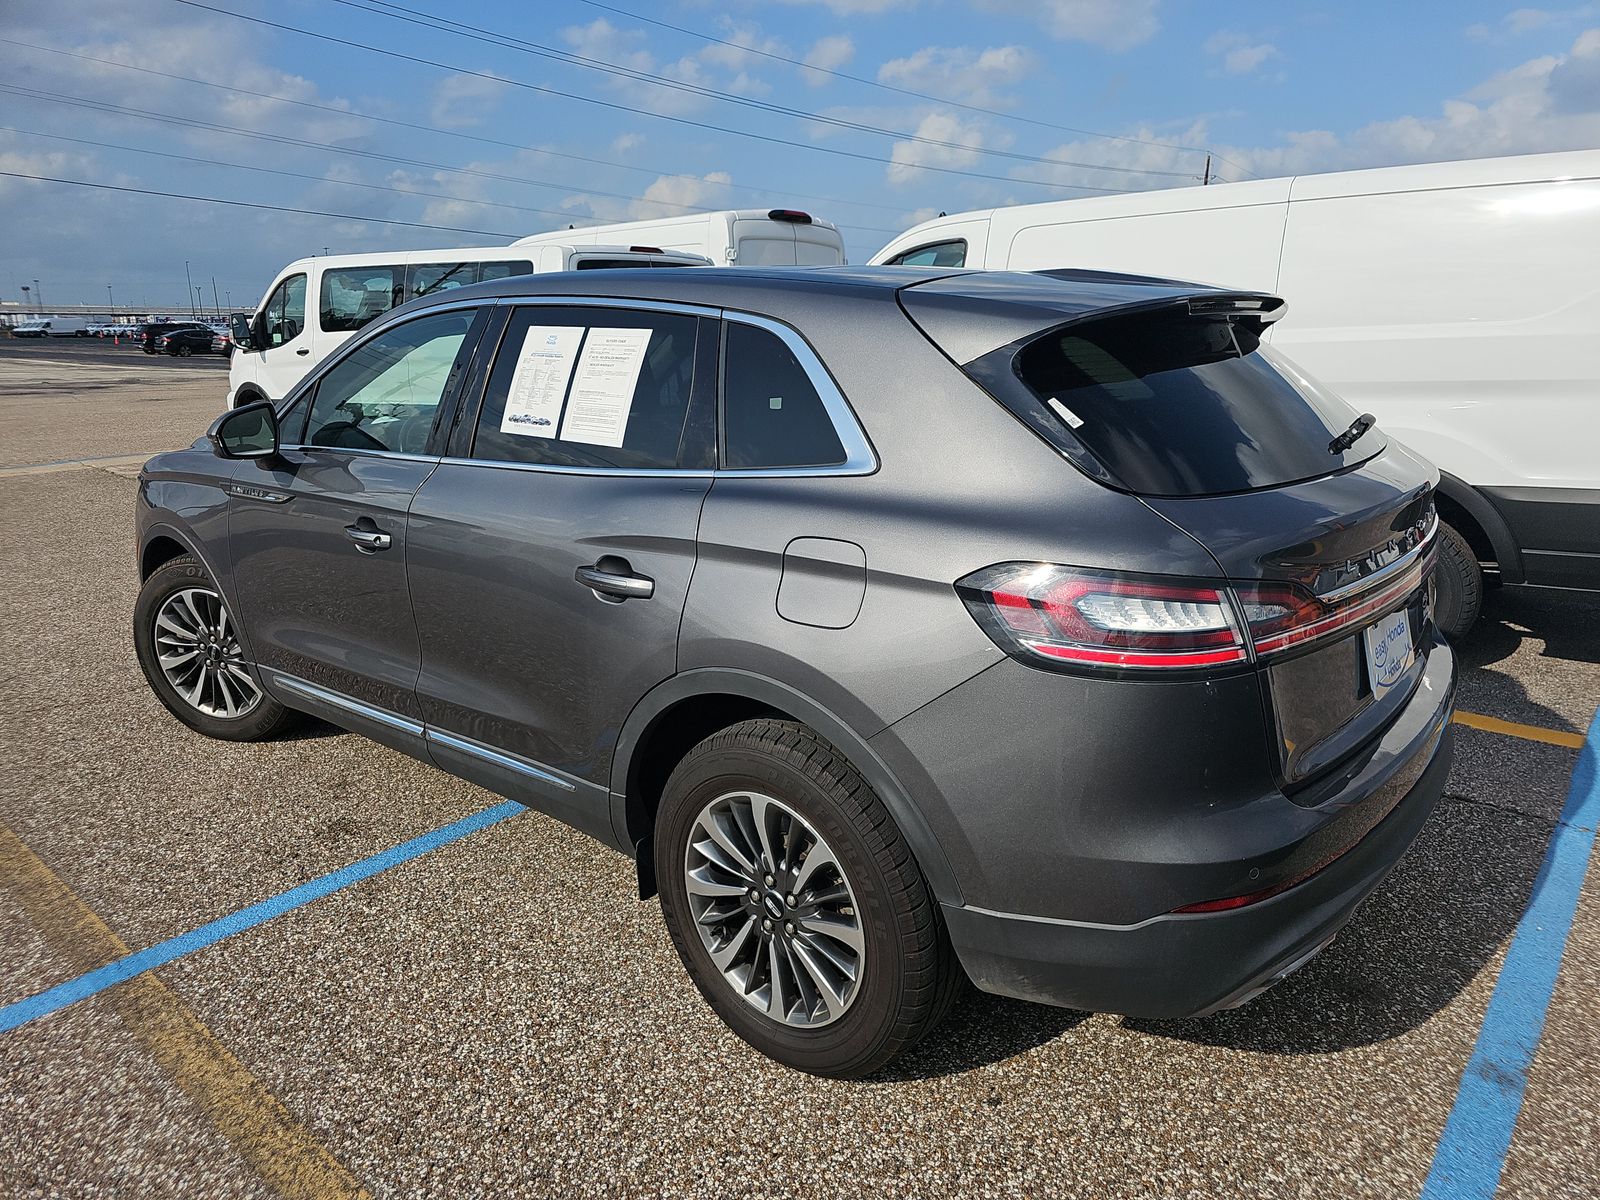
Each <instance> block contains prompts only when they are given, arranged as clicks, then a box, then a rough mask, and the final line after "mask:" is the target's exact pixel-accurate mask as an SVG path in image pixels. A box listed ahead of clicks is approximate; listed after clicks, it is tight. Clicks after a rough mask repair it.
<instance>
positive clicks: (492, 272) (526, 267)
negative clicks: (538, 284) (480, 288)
mask: <svg viewBox="0 0 1600 1200" xmlns="http://www.w3.org/2000/svg"><path fill="white" fill-rule="evenodd" d="M532 274H533V264H532V263H531V262H528V261H527V260H526V259H521V258H517V259H510V260H508V261H506V262H486V263H479V264H478V282H479V283H483V282H485V281H486V280H490V279H510V278H511V277H512V276H513V275H532Z"/></svg>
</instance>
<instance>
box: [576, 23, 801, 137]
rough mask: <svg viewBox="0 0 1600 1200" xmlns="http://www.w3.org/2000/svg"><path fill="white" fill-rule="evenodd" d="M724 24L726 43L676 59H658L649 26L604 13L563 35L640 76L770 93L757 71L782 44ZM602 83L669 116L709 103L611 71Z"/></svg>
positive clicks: (751, 30)
mask: <svg viewBox="0 0 1600 1200" xmlns="http://www.w3.org/2000/svg"><path fill="white" fill-rule="evenodd" d="M724 25H725V32H724V33H723V41H722V42H708V43H707V44H706V45H704V46H702V47H701V48H700V49H699V50H697V51H695V52H694V53H693V54H686V55H684V56H682V57H681V58H678V59H675V60H673V61H671V62H662V61H658V60H657V59H656V57H655V55H654V54H652V53H651V52H650V50H649V49H648V47H649V46H650V45H651V44H652V39H651V37H650V36H649V35H647V34H646V32H645V31H644V30H642V29H624V28H622V27H620V26H618V25H613V24H612V23H611V22H610V21H608V20H606V19H605V18H604V17H597V18H596V19H595V20H593V21H591V22H589V24H587V25H573V26H571V27H569V28H567V29H564V30H562V31H561V36H562V37H563V38H565V39H566V42H567V44H568V45H570V46H571V47H572V48H573V50H575V51H576V52H577V53H579V54H581V55H584V56H585V57H588V58H596V59H600V60H602V61H604V62H607V63H614V64H616V65H617V66H620V67H624V68H626V69H627V70H630V71H635V72H638V73H640V74H648V75H657V76H661V77H662V78H664V79H669V80H672V81H674V82H676V83H682V84H688V85H691V86H692V87H700V88H716V89H717V90H718V91H724V92H733V93H735V94H737V95H743V96H759V95H764V94H766V93H767V92H769V91H770V90H771V86H770V85H769V84H768V83H767V82H766V80H765V79H763V78H762V77H761V75H760V74H759V73H758V71H759V69H760V68H762V67H764V66H766V65H768V64H769V63H770V62H771V60H770V59H768V58H766V57H764V54H779V53H783V52H784V48H783V44H782V43H781V42H779V41H778V40H777V39H775V38H770V37H767V36H765V35H763V34H762V33H761V32H760V31H759V30H758V29H757V28H756V27H755V26H753V25H750V24H741V23H738V22H733V21H727V22H724ZM724 42H728V43H732V44H731V45H725V44H723V43H724ZM752 51H762V52H764V54H758V53H752ZM603 86H604V87H605V88H607V89H608V90H609V91H611V92H614V93H616V94H617V95H619V96H621V97H623V98H624V99H626V100H627V101H628V102H629V103H630V104H634V105H636V106H638V107H641V108H647V109H649V110H650V111H651V112H656V113H662V114H665V115H668V116H683V115H686V114H688V113H693V112H698V111H700V110H701V109H703V108H705V107H706V106H707V104H708V103H709V101H708V99H707V98H706V97H705V96H703V95H699V94H697V93H695V92H693V91H689V90H684V89H681V88H673V87H670V86H666V85H663V84H660V83H653V82H651V81H650V80H646V79H630V78H626V77H622V76H616V75H612V76H609V77H607V78H606V79H605V81H604V83H603Z"/></svg>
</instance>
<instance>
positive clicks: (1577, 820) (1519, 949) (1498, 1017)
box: [1421, 712, 1600, 1200]
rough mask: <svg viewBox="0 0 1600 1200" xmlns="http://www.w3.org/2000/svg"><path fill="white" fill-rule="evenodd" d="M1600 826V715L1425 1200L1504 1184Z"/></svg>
mask: <svg viewBox="0 0 1600 1200" xmlns="http://www.w3.org/2000/svg"><path fill="white" fill-rule="evenodd" d="M1597 825H1600V712H1597V713H1596V714H1595V717H1594V720H1593V721H1592V722H1591V723H1590V725H1589V734H1588V737H1587V738H1586V739H1585V741H1584V746H1583V750H1582V752H1581V753H1580V754H1579V756H1578V765H1577V767H1576V769H1574V771H1573V772H1572V788H1571V790H1570V791H1569V792H1568V794H1567V802H1566V804H1565V806H1563V808H1562V810H1561V817H1560V820H1559V821H1558V822H1557V823H1556V828H1555V833H1554V834H1553V835H1552V836H1551V838H1550V848H1549V849H1548V850H1546V851H1545V856H1544V862H1543V863H1542V864H1541V865H1540V867H1539V875H1538V878H1536V879H1535V880H1534V882H1533V897H1532V899H1531V900H1529V902H1528V909H1527V911H1526V912H1524V913H1523V914H1522V920H1521V921H1519V922H1518V923H1517V932H1516V934H1515V936H1513V937H1512V939H1511V949H1510V950H1508V951H1507V952H1506V961H1505V966H1503V967H1502V968H1501V969H1500V978H1499V979H1498V980H1497V981H1496V983H1495V987H1494V994H1493V995H1492V996H1491V997H1490V998H1489V1010H1488V1012H1486V1013H1485V1014H1484V1017H1483V1028H1482V1029H1480V1030H1479V1031H1478V1044H1477V1045H1476V1046H1474V1047H1473V1048H1472V1057H1471V1058H1470V1059H1468V1060H1467V1068H1466V1070H1465V1071H1464V1072H1462V1075H1461V1086H1460V1088H1459V1089H1458V1090H1457V1092H1456V1102H1455V1107H1453V1108H1452V1109H1451V1110H1450V1117H1449V1119H1448V1120H1447V1121H1446V1122H1445V1126H1444V1133H1443V1134H1442V1135H1441V1136H1440V1138H1439V1147H1438V1149H1437V1150H1435V1151H1434V1155H1433V1166H1432V1168H1431V1169H1430V1170H1429V1171H1428V1178H1427V1181H1426V1182H1425V1183H1424V1184H1423V1185H1422V1196H1421V1200H1490V1197H1492V1196H1493V1195H1494V1194H1495V1191H1496V1190H1497V1189H1498V1188H1499V1186H1500V1175H1501V1172H1502V1171H1503V1170H1504V1169H1505V1165H1506V1152H1507V1150H1509V1149H1510V1146H1511V1133H1512V1130H1513V1129H1515V1128H1516V1124H1517V1115H1518V1113H1520V1112H1521V1111H1522V1096H1523V1092H1524V1091H1525V1090H1526V1089H1527V1086H1528V1069H1529V1067H1531V1066H1532V1065H1533V1056H1534V1052H1535V1051H1536V1050H1537V1049H1538V1047H1539V1038H1540V1036H1541V1035H1542V1034H1543V1033H1544V1021H1545V1014H1546V1012H1547V1011H1548V1010H1549V1007H1550V997H1551V995H1552V994H1553V993H1554V992H1555V986H1556V976H1557V975H1558V974H1559V973H1560V971H1561V955H1562V952H1563V951H1564V950H1565V949H1566V945H1567V933H1568V931H1569V930H1571V928H1572V918H1573V914H1574V913H1575V912H1576V911H1577V907H1578V890H1579V888H1581V887H1582V885H1583V876H1584V872H1585V870H1586V869H1587V868H1588V865H1589V856H1590V854H1591V853H1592V852H1593V850H1594V842H1595V827H1596V826H1597Z"/></svg>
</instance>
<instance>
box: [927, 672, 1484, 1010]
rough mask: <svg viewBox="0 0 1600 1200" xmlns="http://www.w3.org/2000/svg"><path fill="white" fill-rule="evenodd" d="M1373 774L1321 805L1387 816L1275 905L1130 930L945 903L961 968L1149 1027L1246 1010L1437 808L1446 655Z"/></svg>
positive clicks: (1448, 703) (1014, 991) (988, 983)
mask: <svg viewBox="0 0 1600 1200" xmlns="http://www.w3.org/2000/svg"><path fill="white" fill-rule="evenodd" d="M1429 658H1430V661H1429V664H1428V666H1429V670H1428V676H1429V677H1430V678H1428V679H1426V680H1425V684H1424V686H1422V687H1419V688H1418V689H1417V692H1416V693H1415V694H1414V696H1413V699H1412V702H1411V703H1410V704H1409V705H1408V706H1407V707H1406V709H1405V710H1404V711H1403V712H1402V714H1401V715H1400V716H1399V718H1398V719H1397V720H1396V721H1395V722H1394V724H1393V725H1392V726H1391V727H1390V729H1389V730H1388V731H1387V732H1386V733H1385V735H1384V736H1383V737H1382V738H1381V739H1380V744H1379V746H1378V747H1377V750H1376V752H1374V753H1373V754H1372V756H1371V757H1370V758H1369V759H1368V761H1367V763H1366V765H1365V766H1364V767H1363V768H1362V769H1361V770H1360V771H1358V772H1357V773H1356V774H1354V775H1353V776H1352V777H1350V778H1349V780H1348V782H1347V784H1346V785H1345V786H1344V787H1343V788H1342V789H1341V790H1340V791H1339V792H1338V794H1337V795H1335V796H1333V797H1331V798H1330V799H1328V800H1326V801H1325V802H1324V804H1323V805H1319V808H1337V809H1347V808H1350V807H1352V806H1363V807H1364V806H1367V805H1378V806H1381V807H1382V808H1384V809H1387V815H1385V816H1384V817H1383V819H1382V820H1380V821H1378V823H1377V824H1376V825H1375V826H1373V827H1372V828H1371V830H1370V831H1369V832H1367V833H1366V835H1365V836H1364V837H1362V838H1361V840H1360V841H1359V842H1357V843H1356V845H1355V846H1354V847H1352V848H1351V849H1349V850H1347V851H1346V852H1345V853H1344V854H1343V855H1341V856H1340V857H1339V858H1337V859H1336V860H1335V861H1334V862H1333V863H1332V864H1330V865H1329V866H1327V867H1325V868H1324V869H1322V870H1321V871H1320V872H1318V873H1317V874H1315V875H1313V876H1312V877H1311V878H1310V879H1308V880H1307V881H1306V882H1304V883H1301V884H1298V885H1296V886H1294V887H1292V888H1290V889H1288V890H1287V891H1284V892H1282V893H1280V894H1278V895H1276V896H1273V897H1271V898H1269V899H1266V900H1262V901H1259V902H1257V903H1254V904H1250V905H1247V906H1245V907H1243V908H1238V909H1234V910H1231V911H1226V912H1216V913H1203V914H1177V913H1166V914H1163V915H1160V916H1155V917H1152V918H1150V919H1148V920H1144V921H1141V922H1139V923H1137V924H1133V925H1110V924H1097V923H1093V922H1086V921H1073V920H1066V919H1062V918H1050V917H1033V916H1024V915H1019V914H1016V913H1005V912H996V911H992V910H988V909H984V908H979V907H975V906H972V905H965V906H958V905H952V904H946V905H944V906H943V909H944V919H945V923H946V925H947V927H948V929H949V931H950V936H951V939H952V941H953V943H954V945H955V949H956V952H957V954H958V955H959V957H960V959H961V962H962V965H963V966H964V967H965V968H966V970H967V973H968V975H970V976H971V978H972V980H973V982H974V983H976V984H977V986H978V987H980V988H982V989H983V990H985V991H989V992H995V993H998V994H1000V995H1006V996H1015V997H1018V998H1020V999H1025V1000H1032V1001H1037V1002H1040V1003H1046V1004H1056V1005H1062V1006H1064V1007H1069V1008H1078V1009H1085V1010H1089V1011H1094V1012H1114V1013H1123V1014H1126V1015H1129V1016H1137V1017H1146V1018H1153V1019H1177V1018H1184V1017H1195V1016H1201V1015H1204V1014H1206V1013H1210V1012H1215V1011H1216V1010H1218V1009H1222V1008H1230V1007H1234V1006H1236V1005H1239V1004H1242V1003H1244V1002H1245V1001H1247V1000H1249V999H1250V998H1252V997H1253V996H1254V995H1256V994H1257V993H1259V992H1261V991H1263V990H1265V989H1266V988H1267V987H1270V986H1271V985H1272V984H1273V983H1276V982H1277V981H1278V980H1279V979H1281V978H1283V977H1284V976H1285V975H1287V974H1288V973H1289V972H1290V971H1292V970H1294V969H1295V968H1297V967H1299V966H1300V965H1302V964H1303V963H1304V962H1306V961H1307V960H1309V959H1310V958H1311V957H1312V956H1313V955H1314V954H1315V953H1316V952H1317V951H1318V950H1319V949H1320V948H1321V947H1322V946H1323V945H1325V944H1326V943H1327V942H1328V941H1329V940H1330V939H1331V938H1332V937H1333V936H1334V934H1335V933H1337V932H1338V931H1339V929H1340V928H1341V927H1342V926H1343V925H1344V924H1345V923H1346V922H1347V921H1349V920H1350V918H1351V916H1352V915H1353V914H1354V913H1355V910H1356V908H1357V907H1358V906H1359V905H1360V904H1361V902H1362V901H1363V900H1365V899H1366V897H1367V896H1368V895H1370V894H1371V892H1372V891H1373V890H1374V889H1375V888H1376V887H1377V886H1378V884H1379V883H1380V882H1381V881H1382V880H1383V878H1384V876H1385V875H1387V874H1388V872H1389V871H1390V869H1391V868H1393V866H1394V865H1395V863H1396V862H1398V861H1399V859H1400V856H1401V855H1402V854H1404V853H1405V851H1406V848H1407V847H1408V846H1410V845H1411V843H1412V841H1413V840H1414V839H1415V838H1416V836H1417V834H1418V833H1419V832H1420V830H1421V829H1422V827H1423V825H1424V824H1425V823H1426V821H1427V819H1428V816H1429V814H1430V813H1431V812H1432V811H1433V807H1434V805H1435V804H1436V803H1437V801H1438V799H1439V796H1440V795H1441V794H1442V792H1443V790H1444V784H1445V779H1446V777H1447V776H1448V774H1449V771H1450V761H1451V752H1452V739H1451V732H1450V727H1449V724H1448V722H1449V717H1450V712H1451V708H1452V700H1453V691H1454V671H1455V666H1454V661H1453V658H1452V656H1451V654H1450V651H1449V650H1448V649H1446V648H1444V647H1443V646H1438V647H1436V648H1435V650H1434V651H1433V653H1432V654H1431V655H1430V656H1429Z"/></svg>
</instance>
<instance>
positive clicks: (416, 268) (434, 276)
mask: <svg viewBox="0 0 1600 1200" xmlns="http://www.w3.org/2000/svg"><path fill="white" fill-rule="evenodd" d="M477 282H478V264H477V263H413V264H412V265H411V266H409V267H407V268H406V299H408V300H415V299H416V298H417V297H418V296H431V295H433V294H434V293H435V292H448V291H451V290H452V289H454V288H458V287H466V286H467V284H469V283H477Z"/></svg>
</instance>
